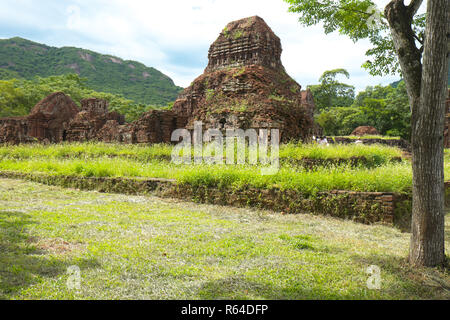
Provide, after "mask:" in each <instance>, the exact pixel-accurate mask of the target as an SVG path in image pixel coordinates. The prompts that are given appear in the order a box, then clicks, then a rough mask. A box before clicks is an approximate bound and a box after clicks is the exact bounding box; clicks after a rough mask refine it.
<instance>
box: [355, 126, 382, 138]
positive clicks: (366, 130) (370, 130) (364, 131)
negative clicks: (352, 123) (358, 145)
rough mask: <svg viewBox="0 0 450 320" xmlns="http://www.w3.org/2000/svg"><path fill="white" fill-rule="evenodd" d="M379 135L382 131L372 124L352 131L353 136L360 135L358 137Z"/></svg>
mask: <svg viewBox="0 0 450 320" xmlns="http://www.w3.org/2000/svg"><path fill="white" fill-rule="evenodd" d="M379 135H380V133H379V132H378V130H377V129H376V128H374V127H371V126H361V127H358V128H356V129H355V130H353V132H352V133H351V136H358V137H362V136H379Z"/></svg>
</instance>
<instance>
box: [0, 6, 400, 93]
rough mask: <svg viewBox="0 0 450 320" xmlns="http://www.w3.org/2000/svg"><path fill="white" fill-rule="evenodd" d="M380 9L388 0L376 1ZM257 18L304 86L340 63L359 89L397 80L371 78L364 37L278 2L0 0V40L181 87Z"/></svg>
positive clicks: (351, 81)
mask: <svg viewBox="0 0 450 320" xmlns="http://www.w3.org/2000/svg"><path fill="white" fill-rule="evenodd" d="M376 2H377V3H378V4H379V7H380V8H383V7H384V5H386V4H387V3H388V1H387V0H384V1H383V0H379V1H376ZM254 15H259V16H260V17H262V18H263V19H264V20H265V21H266V22H267V23H268V24H269V26H270V27H271V28H272V29H273V30H274V32H275V33H276V34H277V35H278V36H279V37H280V38H281V42H282V45H283V55H282V60H283V64H284V66H285V68H286V70H287V72H288V73H289V74H290V75H291V76H292V77H293V78H294V79H295V80H297V81H298V82H299V83H300V84H301V85H302V86H303V87H306V86H307V85H309V84H315V83H317V82H318V79H319V77H320V75H321V74H322V73H323V71H325V70H330V69H334V68H345V69H347V70H348V71H349V72H350V75H351V78H350V80H347V81H346V82H347V83H350V84H353V85H354V86H355V87H356V88H357V89H358V90H362V89H364V88H365V87H366V86H367V85H377V84H389V83H391V82H393V81H395V80H398V77H395V76H387V77H372V76H370V75H369V74H368V73H367V72H366V71H365V70H364V69H362V68H361V64H362V63H363V62H364V61H365V60H366V57H365V52H366V50H367V49H368V48H369V47H370V45H369V43H368V42H358V43H356V44H355V43H353V42H352V41H351V40H349V39H347V38H346V37H344V36H340V35H338V34H331V35H325V34H324V33H323V30H322V29H321V28H320V27H319V26H317V27H308V28H305V27H302V26H301V25H300V24H299V23H298V21H297V17H296V15H295V14H293V13H289V12H288V4H286V3H285V2H284V1H282V0H170V1H162V0H159V1H156V0H147V1H143V0H67V1H60V0H58V1H56V0H39V1H36V0H0V38H10V37H15V36H19V37H23V38H27V39H30V40H33V41H36V42H41V43H45V44H47V45H50V46H56V47H61V46H74V47H80V48H85V49H90V50H93V51H96V52H100V53H104V54H112V55H115V56H118V57H121V58H123V59H127V60H137V61H140V62H142V63H144V64H146V65H147V66H151V67H155V68H157V69H159V70H160V71H162V72H164V73H165V74H167V75H169V76H170V77H171V78H172V79H173V80H174V81H175V83H176V84H177V85H179V86H182V87H186V86H188V85H189V84H190V83H191V81H192V80H193V79H195V78H196V77H197V76H199V75H200V74H201V73H202V72H203V70H204V68H205V67H206V65H207V55H208V49H209V46H210V44H211V43H212V42H213V41H214V40H215V39H216V38H217V36H218V35H219V33H220V32H221V30H222V29H223V28H224V27H225V25H226V24H227V23H228V22H230V21H233V20H237V19H241V18H244V17H248V16H254Z"/></svg>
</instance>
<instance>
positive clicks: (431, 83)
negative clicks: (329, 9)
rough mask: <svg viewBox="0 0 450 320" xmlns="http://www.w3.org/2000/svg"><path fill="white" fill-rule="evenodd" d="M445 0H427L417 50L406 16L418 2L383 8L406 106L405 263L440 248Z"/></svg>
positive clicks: (439, 260) (396, 0) (433, 262)
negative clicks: (409, 188)
mask: <svg viewBox="0 0 450 320" xmlns="http://www.w3.org/2000/svg"><path fill="white" fill-rule="evenodd" d="M449 2H450V0H428V8H427V26H426V31H425V33H426V35H425V44H424V48H425V51H424V54H423V66H422V63H421V58H422V54H421V51H420V50H419V49H418V48H417V46H416V44H415V43H416V42H415V38H414V32H413V30H412V27H411V25H412V20H413V18H414V15H415V14H416V13H417V10H418V8H419V7H420V4H421V3H422V1H421V0H412V1H411V4H410V5H409V6H405V5H404V2H403V0H392V1H391V2H390V3H389V4H388V5H387V6H386V9H385V15H386V18H387V20H388V22H389V26H390V29H391V34H392V38H393V41H394V45H395V49H396V51H397V54H398V57H399V62H400V66H401V69H402V73H403V77H404V79H405V84H406V88H407V91H408V97H409V101H410V105H411V110H412V152H413V211H412V227H411V232H412V235H411V247H410V257H409V259H410V263H411V264H413V265H416V266H437V265H441V264H443V263H444V261H445V250H444V243H445V240H444V174H443V173H444V157H443V149H444V145H443V133H444V110H445V107H444V103H445V95H446V87H447V85H446V84H447V70H448V59H447V39H446V37H447V31H448V23H449V22H448V20H449V19H448V11H449V9H450V8H449V6H450V5H449Z"/></svg>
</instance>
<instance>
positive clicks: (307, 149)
mask: <svg viewBox="0 0 450 320" xmlns="http://www.w3.org/2000/svg"><path fill="white" fill-rule="evenodd" d="M172 150H173V146H171V145H167V144H155V145H138V144H135V145H126V144H107V143H100V142H88V143H62V144H50V145H42V144H28V145H18V146H0V159H5V158H7V159H22V160H23V159H29V158H34V159H35V158H46V159H67V158H83V159H84V158H90V159H91V158H98V157H109V158H114V157H121V158H128V159H129V158H132V159H135V160H138V161H149V160H152V159H155V158H157V159H159V160H160V158H161V157H168V158H169V159H170V157H171V155H172ZM225 151H226V150H224V155H226V152H225ZM401 155H402V152H401V151H400V150H399V149H397V148H393V147H388V146H382V145H371V146H368V145H330V146H329V147H325V146H320V145H317V144H301V143H288V144H283V145H281V146H280V158H281V159H283V158H290V159H303V158H310V159H336V158H341V159H349V158H352V157H366V158H367V159H368V160H371V159H375V160H376V161H378V162H379V164H384V163H386V162H388V161H389V160H391V159H392V158H396V157H401Z"/></svg>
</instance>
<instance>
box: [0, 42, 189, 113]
mask: <svg viewBox="0 0 450 320" xmlns="http://www.w3.org/2000/svg"><path fill="white" fill-rule="evenodd" d="M0 61H1V63H0V79H5V80H7V79H12V78H23V79H27V80H32V79H34V78H35V77H36V76H39V77H50V76H55V75H64V74H71V73H77V74H78V75H80V77H83V78H86V84H87V85H88V86H89V88H92V89H93V90H96V91H100V92H108V93H113V94H119V95H122V96H124V97H126V98H127V99H131V100H134V101H136V102H138V103H143V104H153V105H159V106H165V105H166V104H167V103H169V102H171V101H174V100H175V99H176V98H177V96H178V94H179V92H180V91H181V89H182V88H180V87H177V86H175V84H174V83H173V81H172V80H171V79H170V78H169V77H168V76H166V75H164V74H163V73H161V72H159V71H158V70H156V69H154V68H148V67H146V66H145V65H143V64H142V63H139V62H136V61H125V60H122V59H120V58H116V57H113V56H109V55H102V54H99V53H96V52H92V51H88V50H84V49H79V48H71V47H64V48H54V47H49V46H46V45H43V44H40V43H35V42H32V41H28V40H25V39H21V38H12V39H6V40H0Z"/></svg>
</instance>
